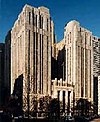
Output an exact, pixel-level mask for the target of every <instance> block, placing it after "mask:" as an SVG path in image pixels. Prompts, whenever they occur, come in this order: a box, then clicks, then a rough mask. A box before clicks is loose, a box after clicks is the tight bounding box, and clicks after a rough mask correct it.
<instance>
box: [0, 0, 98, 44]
mask: <svg viewBox="0 0 100 122" xmlns="http://www.w3.org/2000/svg"><path fill="white" fill-rule="evenodd" d="M25 4H29V5H32V6H34V7H39V6H45V7H48V8H49V10H50V15H51V17H52V20H53V21H54V25H55V34H56V35H57V40H58V42H59V41H60V40H62V39H63V34H64V26H65V24H66V23H68V22H69V21H71V20H77V21H79V22H80V25H81V26H82V27H84V28H87V29H88V30H90V31H92V32H93V35H95V36H97V37H100V0H0V43H1V42H4V41H5V36H6V35H7V32H8V31H9V30H10V29H11V28H12V27H13V25H14V22H15V20H16V19H17V17H18V15H19V13H20V12H21V11H22V8H23V7H24V5H25Z"/></svg>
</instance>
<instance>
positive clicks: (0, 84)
mask: <svg viewBox="0 0 100 122" xmlns="http://www.w3.org/2000/svg"><path fill="white" fill-rule="evenodd" d="M4 49H5V45H4V43H0V106H2V105H3V103H4Z"/></svg>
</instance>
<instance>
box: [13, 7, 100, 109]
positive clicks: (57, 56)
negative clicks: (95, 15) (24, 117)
mask: <svg viewBox="0 0 100 122" xmlns="http://www.w3.org/2000/svg"><path fill="white" fill-rule="evenodd" d="M95 42H99V39H98V38H97V37H94V36H93V35H92V33H91V32H90V31H88V30H86V29H84V28H82V27H81V26H80V24H79V23H78V22H77V21H71V22H69V23H68V24H67V25H66V26H65V28H64V38H63V40H62V41H60V42H58V43H56V42H55V35H54V23H53V21H52V20H51V17H50V13H49V9H48V8H45V7H39V8H34V7H32V6H29V5H25V6H24V8H23V10H22V12H21V13H20V15H19V16H18V19H17V20H16V22H15V24H14V26H13V28H12V30H11V93H13V92H14V91H15V89H16V85H15V84H18V85H19V86H20V84H21V86H22V89H21V90H22V100H23V110H24V111H26V110H27V109H28V108H27V107H28V103H27V100H26V99H27V97H29V105H30V108H31V106H32V104H33V101H32V100H33V98H34V96H38V97H39V98H40V97H43V96H48V95H49V96H52V97H53V98H57V96H58V92H59V97H60V100H62V96H65V98H66V99H65V102H66V104H67V103H68V95H69V93H70V95H69V97H70V104H69V105H70V106H72V101H73V99H75V100H78V99H79V98H86V99H88V100H89V101H92V102H93V100H94V99H93V98H94V83H93V77H94V76H93V75H94V67H95V66H94V65H95V64H97V63H98V61H99V60H98V61H96V62H95V63H94V46H93V44H94V45H95ZM98 45H99V43H98ZM96 53H97V52H96ZM98 58H99V57H97V59H98ZM96 68H97V69H98V67H96ZM96 71H97V70H96ZM98 72H99V71H98ZM97 74H98V73H97ZM21 77H22V78H21ZM96 77H98V75H97V76H96ZM18 79H20V83H17V82H18ZM62 94H63V95H62Z"/></svg>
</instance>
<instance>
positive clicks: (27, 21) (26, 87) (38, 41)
mask: <svg viewBox="0 0 100 122" xmlns="http://www.w3.org/2000/svg"><path fill="white" fill-rule="evenodd" d="M53 36H54V34H53V21H52V20H51V17H50V13H49V9H47V8H45V7H39V8H34V7H31V6H29V5H25V7H24V8H23V11H22V12H21V14H20V15H19V16H18V19H17V21H16V22H15V24H14V27H13V28H12V32H11V39H12V42H11V93H12V92H13V88H14V82H15V79H16V78H17V77H18V76H19V75H21V74H23V108H24V110H25V111H26V110H27V109H28V103H27V98H28V97H29V98H28V99H29V101H28V102H29V106H30V110H32V109H33V108H32V107H33V106H32V105H33V99H34V96H37V95H38V97H39V96H45V95H51V44H52V42H53ZM28 95H29V96H28Z"/></svg>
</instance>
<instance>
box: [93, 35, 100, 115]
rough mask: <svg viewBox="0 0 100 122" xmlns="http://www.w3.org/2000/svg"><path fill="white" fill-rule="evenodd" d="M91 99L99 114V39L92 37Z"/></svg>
mask: <svg viewBox="0 0 100 122" xmlns="http://www.w3.org/2000/svg"><path fill="white" fill-rule="evenodd" d="M93 81H94V85H93V88H94V91H93V94H94V95H93V96H94V97H93V99H94V100H93V101H94V105H95V106H96V108H95V109H96V111H95V112H96V113H98V114H100V95H99V94H100V39H99V38H98V37H95V36H94V37H93Z"/></svg>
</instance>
